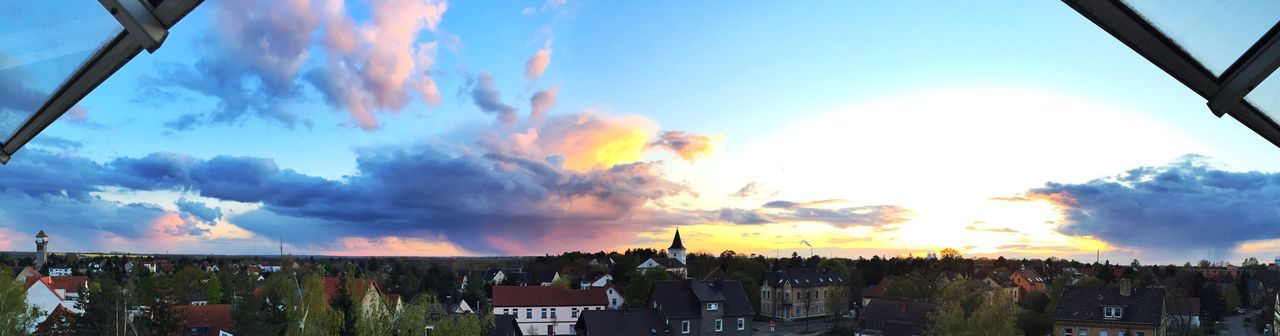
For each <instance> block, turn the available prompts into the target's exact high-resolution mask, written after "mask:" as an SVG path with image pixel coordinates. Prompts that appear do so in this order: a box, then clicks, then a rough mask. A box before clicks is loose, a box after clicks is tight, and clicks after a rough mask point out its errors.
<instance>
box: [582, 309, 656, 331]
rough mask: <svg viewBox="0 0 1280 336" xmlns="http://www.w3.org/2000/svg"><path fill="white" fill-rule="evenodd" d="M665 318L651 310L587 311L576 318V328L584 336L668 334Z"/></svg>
mask: <svg viewBox="0 0 1280 336" xmlns="http://www.w3.org/2000/svg"><path fill="white" fill-rule="evenodd" d="M665 322H666V317H664V316H662V312H660V311H658V310H656V309H652V308H639V309H621V310H612V309H610V310H588V311H584V312H582V315H579V316H578V322H577V324H578V325H577V328H578V331H579V332H580V333H583V334H586V335H613V336H640V335H666V334H669V333H670V330H668V329H669V328H670V327H668V326H667V324H666V323H665Z"/></svg>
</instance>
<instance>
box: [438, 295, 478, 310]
mask: <svg viewBox="0 0 1280 336" xmlns="http://www.w3.org/2000/svg"><path fill="white" fill-rule="evenodd" d="M441 307H442V308H444V311H445V312H448V313H450V314H475V312H476V310H475V309H474V308H471V304H470V303H467V300H458V301H457V302H454V299H453V297H452V296H450V297H448V298H446V299H445V302H444V304H443V305H441Z"/></svg>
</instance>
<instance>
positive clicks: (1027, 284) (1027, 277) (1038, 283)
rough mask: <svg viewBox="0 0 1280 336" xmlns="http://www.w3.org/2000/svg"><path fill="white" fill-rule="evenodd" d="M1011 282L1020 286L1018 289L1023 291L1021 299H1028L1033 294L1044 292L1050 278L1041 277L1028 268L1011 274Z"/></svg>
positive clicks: (1024, 267)
mask: <svg viewBox="0 0 1280 336" xmlns="http://www.w3.org/2000/svg"><path fill="white" fill-rule="evenodd" d="M1009 280H1012V281H1013V283H1016V284H1018V288H1020V289H1021V290H1022V292H1021V295H1019V296H1018V297H1019V298H1026V297H1027V295H1029V294H1031V292H1035V291H1041V292H1043V291H1044V289H1045V287H1046V286H1047V283H1048V282H1049V278H1045V277H1043V276H1041V275H1040V273H1037V272H1036V271H1035V270H1033V269H1029V268H1026V266H1023V267H1022V268H1021V269H1019V270H1017V271H1014V272H1013V273H1012V274H1009Z"/></svg>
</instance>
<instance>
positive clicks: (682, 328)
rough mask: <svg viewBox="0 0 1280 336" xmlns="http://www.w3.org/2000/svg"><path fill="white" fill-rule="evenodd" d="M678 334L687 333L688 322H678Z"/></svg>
mask: <svg viewBox="0 0 1280 336" xmlns="http://www.w3.org/2000/svg"><path fill="white" fill-rule="evenodd" d="M680 333H681V334H688V333H689V321H680Z"/></svg>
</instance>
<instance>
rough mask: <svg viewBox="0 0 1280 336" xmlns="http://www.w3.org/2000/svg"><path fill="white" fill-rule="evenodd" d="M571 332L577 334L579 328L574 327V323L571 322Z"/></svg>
mask: <svg viewBox="0 0 1280 336" xmlns="http://www.w3.org/2000/svg"><path fill="white" fill-rule="evenodd" d="M569 334H571V335H577V334H578V328H574V326H573V325H572V324H570V325H569Z"/></svg>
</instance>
